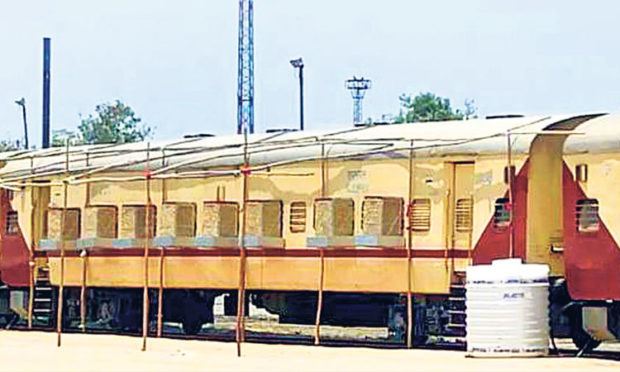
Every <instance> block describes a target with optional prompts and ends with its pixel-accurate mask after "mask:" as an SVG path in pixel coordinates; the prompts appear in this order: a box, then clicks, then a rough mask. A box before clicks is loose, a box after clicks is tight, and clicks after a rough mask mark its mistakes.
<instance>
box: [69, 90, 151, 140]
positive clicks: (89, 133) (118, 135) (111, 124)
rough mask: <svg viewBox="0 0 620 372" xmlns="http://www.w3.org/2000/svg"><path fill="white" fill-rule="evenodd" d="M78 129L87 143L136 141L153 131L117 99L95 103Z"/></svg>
mask: <svg viewBox="0 0 620 372" xmlns="http://www.w3.org/2000/svg"><path fill="white" fill-rule="evenodd" d="M78 129H79V131H80V137H81V138H82V141H83V143H89V144H90V143H127V142H138V141H142V140H144V139H145V138H147V137H149V136H150V135H151V134H152V132H153V130H152V128H151V127H150V126H148V125H146V124H144V123H142V119H140V118H139V117H136V114H135V113H134V111H133V110H132V109H131V107H129V106H127V105H125V104H124V103H122V102H121V101H119V100H117V101H116V102H115V103H113V104H110V103H104V104H101V105H97V107H96V108H95V114H94V115H93V114H91V115H88V117H87V118H85V119H82V123H81V124H80V126H79V127H78Z"/></svg>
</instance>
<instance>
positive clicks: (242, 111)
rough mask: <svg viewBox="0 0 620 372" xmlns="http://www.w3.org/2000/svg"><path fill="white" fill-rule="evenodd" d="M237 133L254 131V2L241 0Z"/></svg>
mask: <svg viewBox="0 0 620 372" xmlns="http://www.w3.org/2000/svg"><path fill="white" fill-rule="evenodd" d="M237 57H238V64H237V134H242V133H246V132H248V133H254V4H253V0H239V45H238V53H237Z"/></svg>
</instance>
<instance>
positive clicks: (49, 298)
mask: <svg viewBox="0 0 620 372" xmlns="http://www.w3.org/2000/svg"><path fill="white" fill-rule="evenodd" d="M54 295H55V294H54V288H53V287H52V285H51V284H50V280H49V268H47V267H42V268H39V270H38V271H37V276H36V278H35V285H34V298H33V306H32V325H33V326H35V327H43V328H52V327H53V326H54V304H55V301H54Z"/></svg>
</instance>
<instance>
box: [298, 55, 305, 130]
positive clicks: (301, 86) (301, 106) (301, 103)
mask: <svg viewBox="0 0 620 372" xmlns="http://www.w3.org/2000/svg"><path fill="white" fill-rule="evenodd" d="M299 130H300V131H303V130H304V65H303V64H302V65H301V66H300V67H299Z"/></svg>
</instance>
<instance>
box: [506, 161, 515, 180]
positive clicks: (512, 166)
mask: <svg viewBox="0 0 620 372" xmlns="http://www.w3.org/2000/svg"><path fill="white" fill-rule="evenodd" d="M515 175H516V168H515V166H514V165H511V166H510V173H508V167H504V183H508V182H510V180H511V179H512V181H513V182H514V180H515ZM509 176H510V177H512V178H509Z"/></svg>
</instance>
